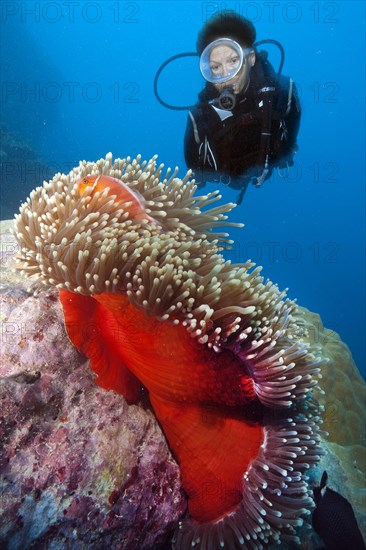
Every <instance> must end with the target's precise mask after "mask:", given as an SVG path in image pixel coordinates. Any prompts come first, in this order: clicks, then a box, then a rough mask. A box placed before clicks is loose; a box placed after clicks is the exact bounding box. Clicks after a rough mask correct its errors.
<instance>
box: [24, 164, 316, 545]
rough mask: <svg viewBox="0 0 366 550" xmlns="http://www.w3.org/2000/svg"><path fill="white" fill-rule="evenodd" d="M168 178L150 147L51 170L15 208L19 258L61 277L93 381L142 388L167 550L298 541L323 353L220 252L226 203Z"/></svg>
mask: <svg viewBox="0 0 366 550" xmlns="http://www.w3.org/2000/svg"><path fill="white" fill-rule="evenodd" d="M176 176H177V170H175V171H174V172H173V173H171V172H170V170H168V171H167V173H166V175H164V173H163V165H160V166H157V165H156V157H154V158H153V159H152V160H150V161H149V162H143V163H140V157H138V158H136V159H135V160H132V161H131V159H130V158H127V159H116V160H114V161H113V160H112V155H111V154H108V155H107V156H106V158H105V159H101V160H99V161H97V162H95V163H94V162H85V161H84V162H81V163H80V165H79V166H78V167H77V168H75V169H74V170H72V171H71V172H70V173H69V174H68V175H64V174H56V176H55V177H54V178H53V179H52V180H51V181H50V182H49V183H44V185H43V186H42V187H38V188H36V189H35V190H34V191H33V192H32V193H31V195H30V197H29V198H28V200H27V202H26V203H24V204H23V205H22V207H21V208H20V213H19V214H18V215H17V217H16V228H15V232H16V237H17V240H18V242H19V245H20V253H19V255H18V266H19V268H20V269H22V270H23V272H24V274H25V275H27V276H29V277H31V278H33V279H34V284H35V285H36V286H38V287H42V286H46V287H48V286H51V287H57V288H58V289H59V292H60V301H61V304H62V306H63V309H64V315H65V323H66V327H67V330H68V334H69V337H70V339H71V340H72V342H73V343H74V344H75V346H76V347H77V348H78V349H79V350H80V351H81V352H82V353H84V354H85V355H86V356H87V357H88V358H89V359H90V366H91V368H92V369H93V370H94V371H95V372H96V375H97V376H96V382H97V383H98V384H99V385H101V386H102V387H104V388H106V389H112V390H115V391H117V392H119V393H122V394H123V395H124V396H125V397H126V399H127V400H128V402H129V403H134V402H137V401H138V400H139V398H140V395H141V389H142V387H144V388H146V390H147V391H148V394H149V398H150V401H151V405H152V408H153V410H154V412H155V415H156V416H157V418H158V420H159V422H160V424H161V426H162V428H163V431H164V433H165V436H166V438H167V440H168V442H169V445H170V447H171V449H172V451H173V453H174V454H175V456H176V458H177V460H178V462H179V464H180V468H181V473H182V479H183V486H184V489H185V491H186V493H187V495H188V511H189V514H187V517H186V518H184V519H183V521H182V522H181V524H180V526H179V528H178V529H177V532H176V534H175V538H174V547H175V548H176V549H179V550H185V549H188V548H192V547H193V546H194V547H195V548H197V549H200V550H214V549H221V548H226V549H230V550H234V549H237V548H252V549H256V548H263V547H266V546H267V545H269V544H271V543H273V542H279V541H280V540H281V537H283V538H286V539H290V540H293V541H295V542H296V541H297V540H298V539H297V537H296V529H297V527H298V526H300V525H301V524H302V522H303V518H304V516H306V515H308V514H309V510H310V509H311V507H312V505H313V502H312V498H311V494H310V488H309V485H308V477H307V472H308V470H309V468H310V467H311V466H313V465H315V464H316V463H317V462H318V461H319V459H320V455H321V454H322V450H321V448H320V436H321V431H320V424H321V419H320V412H321V411H320V407H319V406H318V404H317V402H316V401H315V400H314V399H313V397H312V389H314V388H316V387H317V380H318V376H319V373H320V370H321V369H322V368H323V367H324V365H325V363H326V361H327V360H326V359H324V358H323V357H322V355H321V352H320V350H321V348H320V346H318V345H317V344H315V343H309V342H306V341H305V339H303V338H301V337H299V319H300V317H301V315H302V313H301V311H300V308H299V307H298V306H297V305H296V304H295V303H294V302H293V301H291V300H288V299H286V297H285V293H283V292H280V291H279V289H278V287H277V286H276V285H274V284H273V283H272V282H270V281H264V280H263V277H262V276H261V274H260V271H261V268H259V267H256V266H255V265H254V264H253V263H252V262H250V261H248V262H246V263H245V264H243V265H233V264H231V263H230V262H229V261H226V260H225V259H224V257H223V255H222V251H223V247H224V246H227V245H228V244H229V243H230V241H229V239H228V235H227V234H226V233H224V232H222V229H221V228H222V227H223V226H234V225H235V224H233V223H230V222H228V221H227V214H228V213H229V212H230V211H231V210H232V208H233V207H234V206H235V205H234V204H226V205H218V206H216V205H215V204H216V203H217V201H218V200H219V199H220V198H221V197H220V196H219V193H218V192H217V191H214V192H212V193H208V194H207V195H204V196H196V195H195V191H196V186H195V184H194V181H190V179H189V177H190V174H189V173H188V174H187V176H186V177H185V178H184V179H183V180H181V179H179V178H178V177H176ZM90 327H93V329H92V330H90Z"/></svg>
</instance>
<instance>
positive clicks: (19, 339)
mask: <svg viewBox="0 0 366 550" xmlns="http://www.w3.org/2000/svg"><path fill="white" fill-rule="evenodd" d="M0 299H1V301H2V304H1V305H2V317H3V323H2V324H3V334H2V350H1V356H0V357H1V364H0V374H1V376H2V384H1V389H0V399H1V411H2V412H1V417H0V422H1V423H0V437H1V442H2V448H1V454H0V467H1V476H2V481H1V490H2V498H1V512H0V547H1V548H9V550H10V549H11V550H17V549H19V550H20V549H22V550H24V549H25V548H37V549H46V548H54V549H55V548H57V549H65V548H73V549H86V548H87V549H100V548H108V549H110V550H113V549H117V548H118V549H129V550H135V549H136V548H139V549H140V548H141V549H157V548H160V547H161V545H162V544H164V541H165V540H166V539H167V538H169V536H170V534H171V533H170V532H171V530H172V528H173V527H175V525H176V523H177V521H178V519H179V517H181V516H182V513H183V512H184V510H185V506H186V503H185V499H184V496H183V493H182V490H181V482H180V473H179V469H178V466H177V464H176V463H175V462H174V460H173V459H172V457H171V454H170V452H169V450H168V447H167V445H166V443H165V439H164V437H163V435H162V433H161V430H160V428H159V426H158V425H157V423H156V421H155V419H154V417H153V415H152V414H151V412H150V411H149V410H146V409H145V408H143V407H141V406H131V407H130V406H128V405H127V404H126V402H125V400H124V399H123V397H121V396H119V395H117V394H115V393H114V392H106V391H104V390H103V389H101V388H99V387H98V386H97V385H96V384H95V382H94V379H93V375H92V373H91V371H90V369H89V368H88V367H87V365H85V364H84V363H85V359H84V358H83V357H82V356H81V355H79V354H78V353H77V351H76V350H75V348H74V347H73V346H72V345H71V343H69V342H68V339H67V337H66V334H65V330H64V327H63V323H62V316H61V310H60V306H59V304H58V301H57V299H56V295H55V294H53V293H50V292H43V293H41V294H40V295H39V296H38V297H31V296H29V294H27V293H26V292H25V290H24V289H22V288H21V287H19V286H18V288H14V286H13V288H12V289H11V290H10V289H9V287H5V288H4V286H3V288H2V292H1V295H0Z"/></svg>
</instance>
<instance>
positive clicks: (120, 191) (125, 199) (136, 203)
mask: <svg viewBox="0 0 366 550" xmlns="http://www.w3.org/2000/svg"><path fill="white" fill-rule="evenodd" d="M77 186H78V190H79V193H80V195H83V193H84V191H85V189H87V188H89V187H91V188H92V193H91V194H92V195H94V193H96V192H98V191H99V192H103V191H104V190H105V189H107V188H108V189H109V193H110V194H111V195H116V198H115V202H117V203H118V204H119V205H121V206H122V207H123V205H124V204H125V203H126V204H127V203H129V205H128V206H126V210H127V211H128V213H129V214H130V216H131V218H134V219H135V220H139V221H140V220H147V221H149V222H154V223H158V222H157V221H156V220H155V219H154V218H152V217H151V216H149V215H148V214H147V213H146V210H145V207H144V202H143V199H142V197H140V195H139V194H138V193H137V191H133V190H132V189H131V188H130V187H128V185H126V184H125V183H124V182H123V181H121V180H118V179H116V178H112V177H111V176H103V175H99V176H86V177H85V178H82V179H81V180H79V181H78V183H77Z"/></svg>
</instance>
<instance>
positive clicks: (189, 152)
mask: <svg viewBox="0 0 366 550" xmlns="http://www.w3.org/2000/svg"><path fill="white" fill-rule="evenodd" d="M264 54H265V52H264ZM219 95H220V93H219V92H218V90H217V89H216V88H215V87H214V86H213V85H212V84H210V83H207V84H206V87H205V89H204V90H203V91H202V92H201V93H200V94H199V101H198V103H197V104H196V105H195V107H194V108H193V109H192V110H191V111H190V113H189V115H188V121H187V127H186V133H185V140H184V153H185V159H186V163H187V166H188V167H189V168H191V169H192V170H193V171H194V176H195V178H196V181H197V182H198V183H205V182H206V181H217V180H220V181H222V182H223V183H226V184H228V185H230V186H231V187H234V188H236V189H240V188H241V187H242V186H243V185H247V183H248V181H249V180H250V179H251V178H253V176H260V175H261V174H263V170H264V165H265V159H266V157H267V155H268V160H269V167H268V171H267V172H266V175H265V178H264V179H267V178H268V177H269V176H270V174H271V170H272V168H273V166H280V167H285V166H287V165H291V164H293V160H292V159H293V155H294V154H295V152H296V149H297V146H296V138H297V134H298V130H299V125H300V117H301V108H300V104H299V100H298V96H297V90H296V86H295V84H294V82H293V81H292V80H291V79H290V78H288V77H286V76H280V78H279V79H278V80H277V79H276V75H275V73H274V70H273V68H272V66H271V64H270V63H269V62H268V61H267V59H266V55H263V52H261V53H260V54H258V53H257V55H256V63H255V65H254V67H253V68H252V69H251V79H250V84H249V87H248V89H247V90H246V92H245V94H243V93H241V94H238V95H237V96H236V105H235V107H234V109H233V110H232V111H223V110H222V109H217V108H216V106H214V105H213V104H212V103H210V101H212V100H215V98H218V96H219ZM227 115H229V116H227ZM225 116H226V118H225ZM262 132H263V133H264V134H268V133H271V136H270V138H269V140H267V138H262V136H261V134H262ZM254 183H255V181H254Z"/></svg>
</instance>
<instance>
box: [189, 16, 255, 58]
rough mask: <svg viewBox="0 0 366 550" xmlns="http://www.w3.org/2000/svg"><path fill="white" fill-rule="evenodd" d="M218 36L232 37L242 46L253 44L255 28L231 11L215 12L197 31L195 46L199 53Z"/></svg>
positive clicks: (246, 46)
mask: <svg viewBox="0 0 366 550" xmlns="http://www.w3.org/2000/svg"><path fill="white" fill-rule="evenodd" d="M218 38H232V39H233V40H235V41H236V42H238V44H240V46H242V47H243V48H248V47H250V46H252V45H253V43H254V42H255V39H256V30H255V27H254V25H253V23H252V22H251V21H250V20H249V19H246V18H245V17H242V16H241V15H239V14H238V13H235V12H233V11H229V10H224V11H221V12H219V13H215V15H213V16H212V17H211V18H210V19H209V20H208V21H207V22H206V23H205V24H204V25H203V27H202V29H201V30H200V32H199V33H198V37H197V42H196V48H197V52H198V54H199V55H201V53H202V52H203V50H204V49H205V47H206V46H208V44H210V43H211V42H213V41H214V40H217V39H218Z"/></svg>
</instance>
